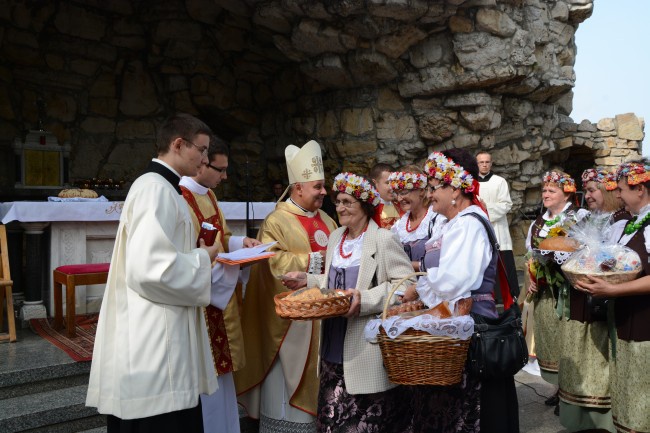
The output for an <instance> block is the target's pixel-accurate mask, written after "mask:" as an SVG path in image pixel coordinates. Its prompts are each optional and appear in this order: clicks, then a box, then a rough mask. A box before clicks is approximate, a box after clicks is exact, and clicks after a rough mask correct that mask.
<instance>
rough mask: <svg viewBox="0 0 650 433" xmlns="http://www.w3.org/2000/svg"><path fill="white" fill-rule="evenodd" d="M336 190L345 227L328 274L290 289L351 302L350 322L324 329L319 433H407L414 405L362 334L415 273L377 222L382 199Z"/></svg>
mask: <svg viewBox="0 0 650 433" xmlns="http://www.w3.org/2000/svg"><path fill="white" fill-rule="evenodd" d="M333 189H334V191H337V192H338V193H337V196H336V201H335V204H336V210H337V213H338V216H339V221H340V223H341V225H342V227H340V228H338V229H337V230H336V231H334V232H333V233H332V234H331V235H330V238H329V242H328V245H327V255H326V259H325V270H326V273H325V274H322V275H308V276H306V280H305V279H303V280H302V281H301V283H296V284H290V283H288V284H287V285H288V286H289V287H291V288H297V287H299V286H304V285H307V286H308V287H313V286H318V287H320V288H321V289H325V288H335V289H338V290H343V291H344V292H345V293H347V294H349V295H351V296H352V302H351V305H350V310H349V311H348V313H347V314H346V315H345V317H335V318H331V319H325V320H323V323H322V325H321V344H320V357H321V363H320V391H319V396H318V414H317V422H318V430H319V431H320V432H338V431H347V430H348V429H355V430H356V429H357V428H360V427H362V425H361V424H363V426H365V428H367V429H368V430H370V431H372V430H373V429H378V430H379V431H387V432H388V431H389V432H395V433H399V432H403V431H408V428H409V423H410V419H409V418H408V417H406V416H404V414H405V413H408V411H407V408H406V407H405V406H406V405H407V404H408V402H409V400H408V399H406V398H404V395H403V392H404V391H403V390H402V388H401V387H398V388H395V385H394V384H392V383H391V382H390V381H389V380H388V375H387V373H386V370H385V369H384V366H383V362H382V358H381V352H380V349H379V346H378V345H376V344H371V343H368V342H366V340H365V339H364V337H363V330H364V327H365V326H366V323H367V322H368V321H369V320H370V319H372V318H374V317H375V316H376V315H377V314H379V313H381V312H382V309H383V306H384V302H385V301H386V299H387V297H388V296H389V294H390V291H391V288H392V286H393V284H395V283H397V282H398V281H399V280H400V279H402V278H404V277H406V276H407V275H409V274H411V273H412V272H413V268H412V267H411V263H410V261H409V259H408V257H407V256H406V253H404V249H403V248H402V245H401V243H400V242H399V239H398V238H397V236H396V235H394V234H393V233H391V232H390V231H388V230H386V229H382V228H379V226H378V225H377V224H376V222H375V221H374V220H373V219H372V217H373V216H374V213H375V212H374V211H375V208H376V206H377V205H378V204H379V194H378V193H377V191H376V190H375V189H374V187H372V186H371V185H370V183H369V182H368V181H367V180H366V179H364V178H362V177H360V176H356V175H354V174H352V173H341V174H339V175H338V176H336V178H335V180H334V186H333ZM291 274H294V275H291V276H293V277H299V278H305V276H304V274H301V273H297V272H296V273H291ZM287 275H289V274H287ZM413 281H414V279H413ZM409 284H410V283H409Z"/></svg>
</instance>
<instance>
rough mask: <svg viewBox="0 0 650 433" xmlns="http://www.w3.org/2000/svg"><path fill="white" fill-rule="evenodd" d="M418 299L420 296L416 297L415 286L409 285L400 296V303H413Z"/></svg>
mask: <svg viewBox="0 0 650 433" xmlns="http://www.w3.org/2000/svg"><path fill="white" fill-rule="evenodd" d="M419 297H420V295H418V292H417V291H416V290H415V284H411V285H410V286H408V287H407V288H406V290H405V291H404V295H402V302H409V301H415V300H416V299H418V298H419Z"/></svg>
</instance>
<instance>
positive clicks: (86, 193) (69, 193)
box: [59, 188, 99, 198]
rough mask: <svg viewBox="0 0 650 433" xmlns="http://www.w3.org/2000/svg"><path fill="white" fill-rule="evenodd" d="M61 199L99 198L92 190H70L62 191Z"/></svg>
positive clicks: (60, 193)
mask: <svg viewBox="0 0 650 433" xmlns="http://www.w3.org/2000/svg"><path fill="white" fill-rule="evenodd" d="M59 197H60V198H74V197H80V198H97V197H99V196H98V195H97V193H96V192H95V191H93V190H92V189H85V188H70V189H63V190H61V192H59Z"/></svg>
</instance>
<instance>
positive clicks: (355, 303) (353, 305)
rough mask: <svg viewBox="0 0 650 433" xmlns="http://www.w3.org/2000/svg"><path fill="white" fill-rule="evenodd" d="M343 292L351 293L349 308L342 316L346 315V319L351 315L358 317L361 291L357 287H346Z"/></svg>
mask: <svg viewBox="0 0 650 433" xmlns="http://www.w3.org/2000/svg"><path fill="white" fill-rule="evenodd" d="M343 293H345V294H346V295H352V300H351V302H350V309H349V310H348V312H347V313H346V314H344V315H343V317H346V318H348V319H350V318H352V317H359V313H360V312H361V292H360V291H358V290H357V289H347V290H344V291H343Z"/></svg>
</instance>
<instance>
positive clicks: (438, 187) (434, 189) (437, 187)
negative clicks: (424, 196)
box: [427, 183, 449, 192]
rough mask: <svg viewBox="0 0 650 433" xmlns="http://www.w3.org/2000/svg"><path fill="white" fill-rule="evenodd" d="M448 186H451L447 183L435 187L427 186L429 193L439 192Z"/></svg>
mask: <svg viewBox="0 0 650 433" xmlns="http://www.w3.org/2000/svg"><path fill="white" fill-rule="evenodd" d="M446 186H449V185H447V184H446V183H441V184H439V185H435V186H434V185H427V192H434V191H438V190H439V189H440V188H444V187H446Z"/></svg>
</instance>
